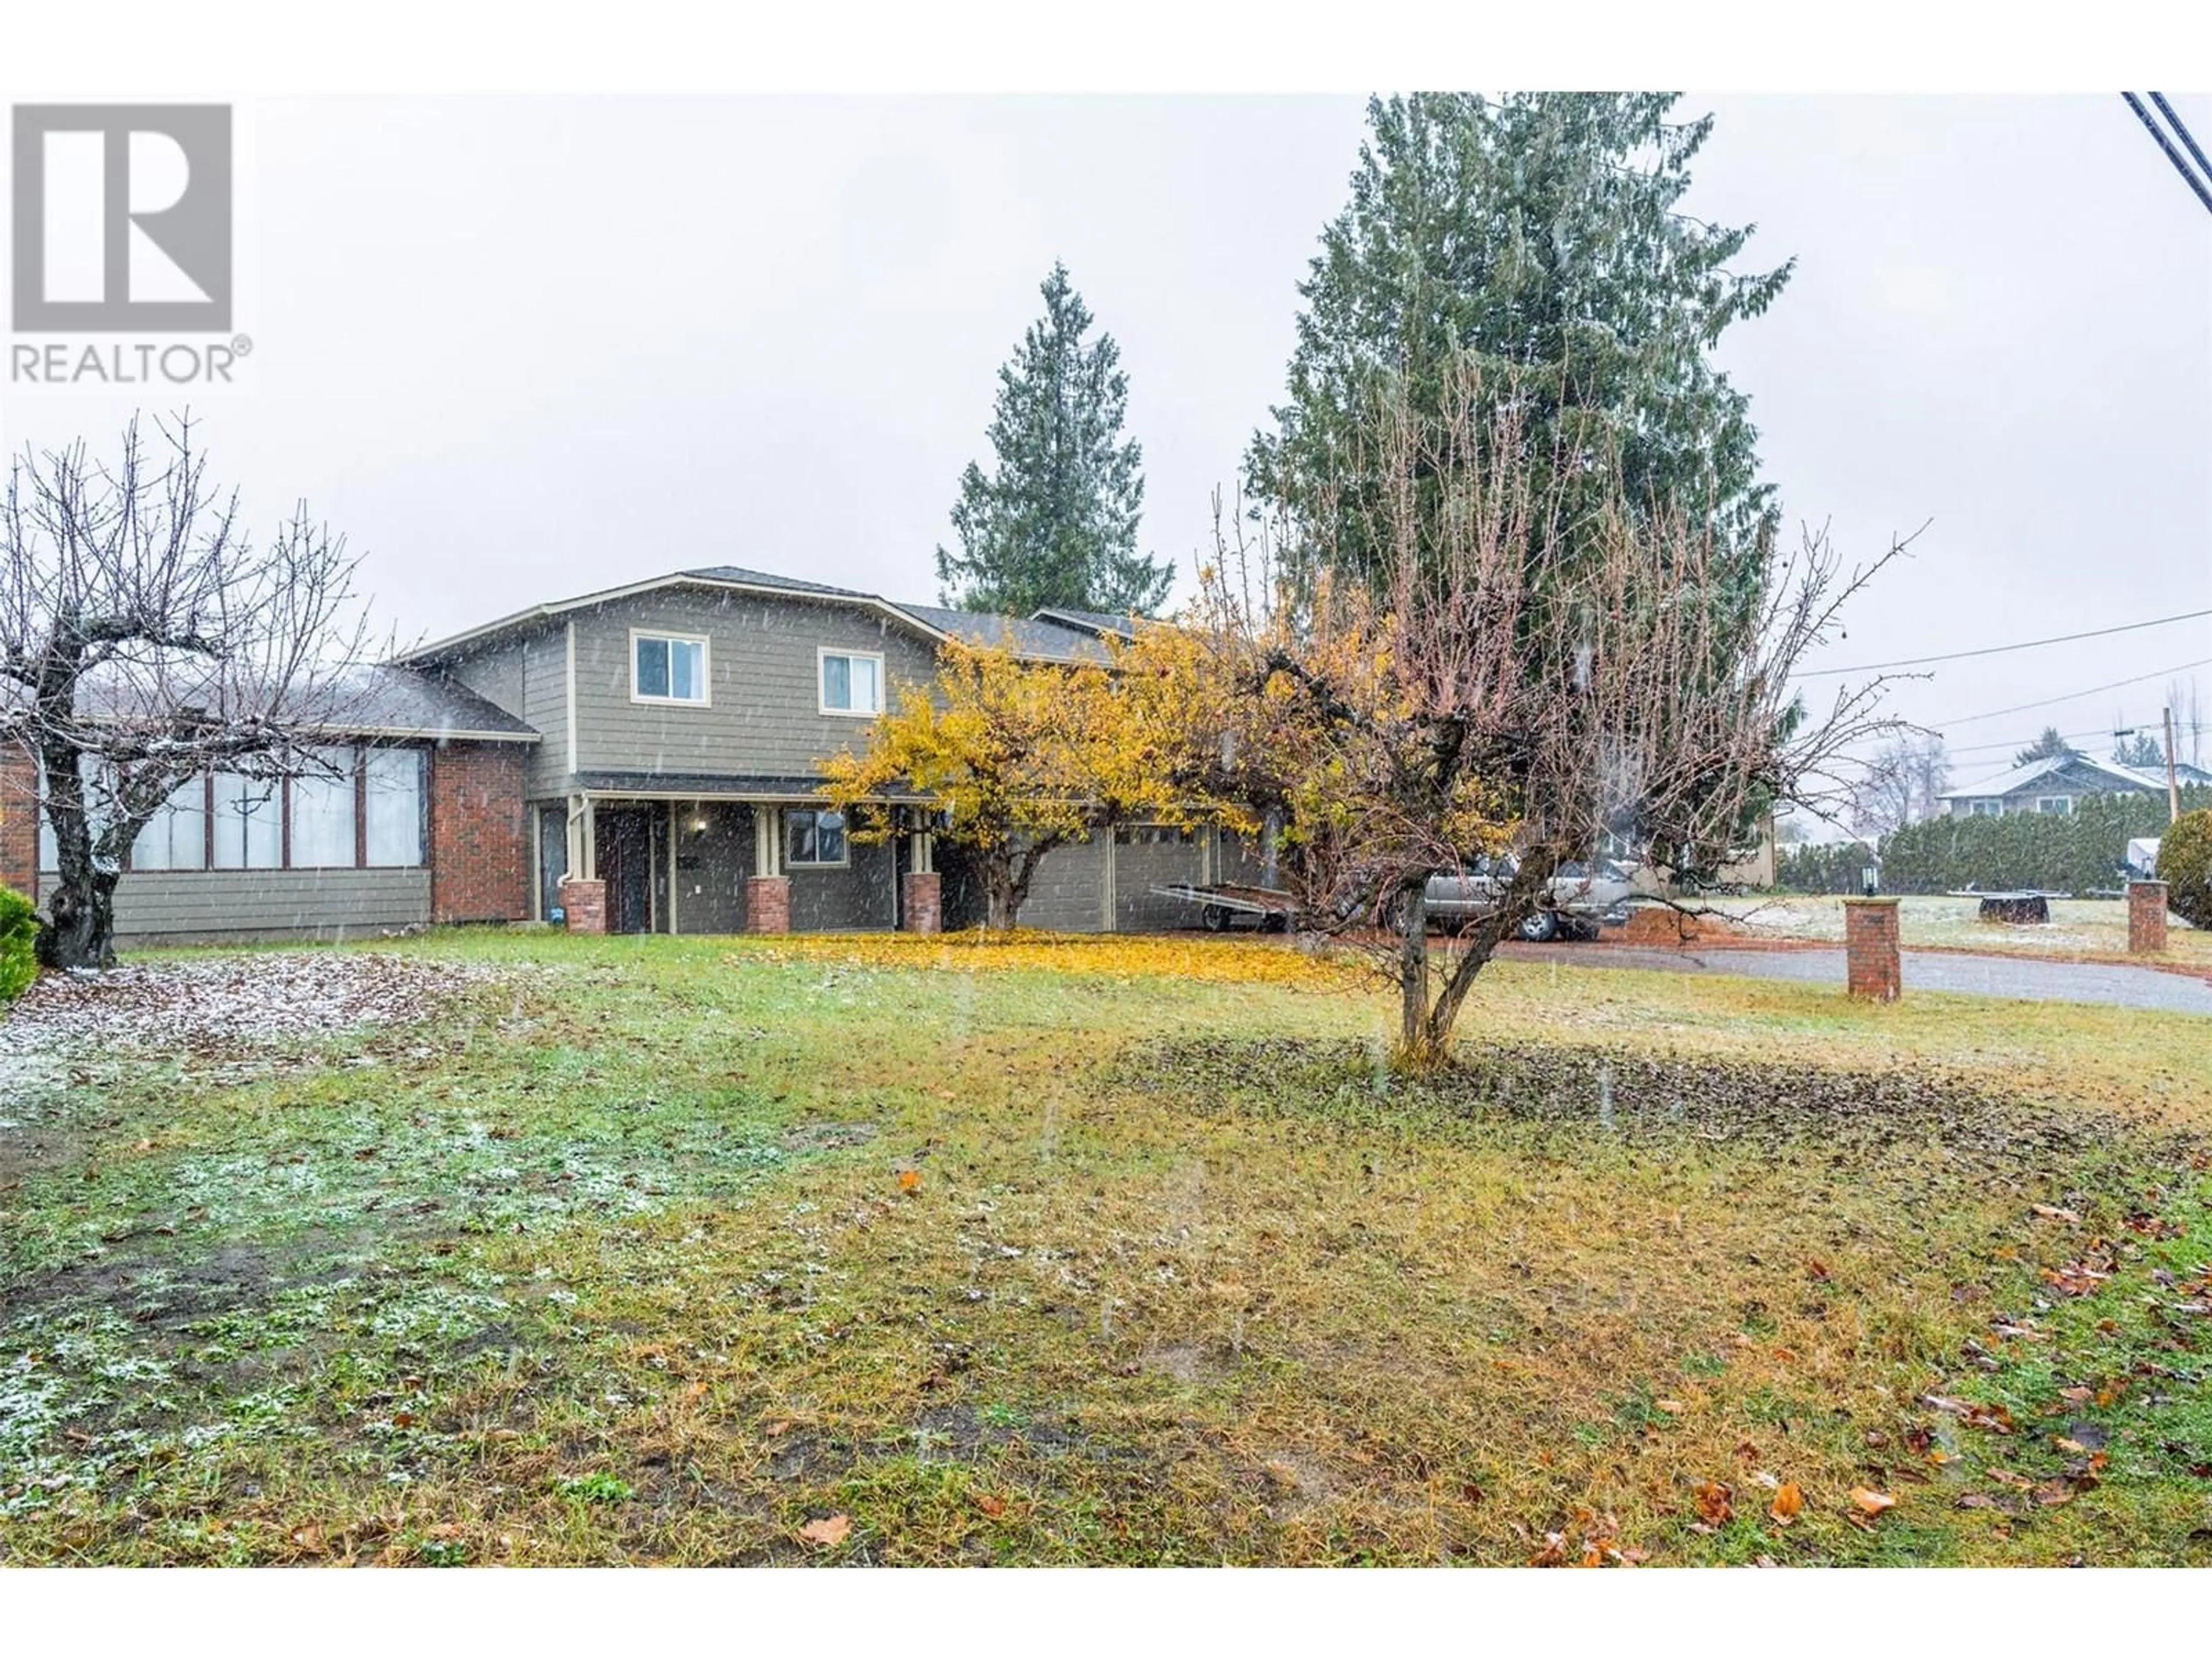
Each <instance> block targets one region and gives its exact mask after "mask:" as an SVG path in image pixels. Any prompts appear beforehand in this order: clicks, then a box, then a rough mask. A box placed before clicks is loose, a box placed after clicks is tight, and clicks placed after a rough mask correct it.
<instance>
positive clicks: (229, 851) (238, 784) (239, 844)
mask: <svg viewBox="0 0 2212 1659" xmlns="http://www.w3.org/2000/svg"><path fill="white" fill-rule="evenodd" d="M214 800H215V867H216V869H218V870H276V869H281V868H283V864H284V785H283V781H281V780H279V779H276V778H249V777H243V776H240V775H239V774H237V773H235V772H218V773H216V775H215V796H214Z"/></svg>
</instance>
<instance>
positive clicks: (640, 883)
mask: <svg viewBox="0 0 2212 1659" xmlns="http://www.w3.org/2000/svg"><path fill="white" fill-rule="evenodd" d="M595 816H596V817H597V818H598V820H599V822H598V825H597V832H598V836H599V878H600V879H601V880H603V881H605V883H606V884H607V931H608V932H609V933H650V932H651V931H652V930H653V813H652V811H651V810H650V809H649V808H647V807H643V806H602V807H600V808H599V809H598V811H597V813H596V815H595Z"/></svg>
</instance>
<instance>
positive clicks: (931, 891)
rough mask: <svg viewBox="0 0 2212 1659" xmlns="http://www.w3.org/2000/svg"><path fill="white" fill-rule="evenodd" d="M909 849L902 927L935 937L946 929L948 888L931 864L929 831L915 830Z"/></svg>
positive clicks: (902, 906) (909, 838) (910, 931)
mask: <svg viewBox="0 0 2212 1659" xmlns="http://www.w3.org/2000/svg"><path fill="white" fill-rule="evenodd" d="M907 847H908V854H909V856H908V860H907V862H908V866H910V867H909V868H908V871H907V872H906V875H905V877H904V878H903V879H904V882H905V888H904V890H903V891H902V893H901V894H900V899H901V901H902V902H901V903H900V906H899V909H900V911H901V913H902V915H903V917H904V921H903V924H902V925H903V927H905V930H906V931H907V932H908V933H936V932H938V931H939V929H940V928H942V927H944V925H945V912H944V888H943V884H942V883H941V882H940V881H939V878H938V874H937V868H936V866H935V865H934V864H933V863H932V862H931V854H932V853H933V848H932V846H931V836H930V833H929V831H928V830H927V829H916V830H915V831H914V832H913V833H912V834H911V835H909V836H908V837H907Z"/></svg>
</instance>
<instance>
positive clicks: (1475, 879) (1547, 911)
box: [1394, 857, 1636, 944]
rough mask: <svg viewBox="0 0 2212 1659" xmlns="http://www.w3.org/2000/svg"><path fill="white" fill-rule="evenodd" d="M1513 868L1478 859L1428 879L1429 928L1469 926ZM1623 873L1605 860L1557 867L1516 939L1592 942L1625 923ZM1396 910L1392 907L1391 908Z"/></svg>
mask: <svg viewBox="0 0 2212 1659" xmlns="http://www.w3.org/2000/svg"><path fill="white" fill-rule="evenodd" d="M1516 868H1517V865H1516V861H1515V860H1513V859H1511V858H1510V857H1508V858H1502V859H1492V858H1487V857H1486V858H1479V859H1476V860H1474V862H1472V863H1471V864H1469V865H1468V866H1467V868H1466V869H1465V870H1462V871H1457V872H1447V873H1444V874H1440V875H1434V876H1431V877H1430V878H1429V884H1428V891H1427V895H1426V898H1427V910H1428V920H1429V926H1430V927H1432V928H1437V929H1440V930H1442V931H1444V932H1458V931H1461V930H1462V929H1465V928H1468V927H1473V926H1474V924H1475V923H1476V922H1479V921H1481V920H1482V919H1483V918H1484V917H1486V916H1487V915H1492V913H1493V912H1495V911H1496V909H1497V908H1498V903H1499V902H1500V900H1501V899H1502V898H1503V897H1504V893H1505V890H1506V888H1507V886H1508V885H1509V884H1510V883H1511V882H1512V879H1513V876H1514V872H1515V871H1516ZM1635 892H1636V888H1635V884H1634V883H1632V881H1631V880H1630V879H1629V875H1628V872H1627V871H1626V870H1625V869H1623V868H1622V867H1621V866H1620V865H1618V864H1615V863H1613V861H1612V860H1608V859H1600V860H1595V861H1594V862H1590V863H1582V862H1570V863H1566V864H1562V865H1561V866H1559V870H1558V872H1556V873H1555V874H1554V875H1553V877H1552V879H1551V880H1550V881H1549V882H1547V884H1545V889H1544V896H1543V898H1542V900H1541V902H1540V903H1539V904H1538V906H1537V908H1535V909H1534V910H1532V911H1530V912H1529V913H1528V915H1526V916H1525V917H1523V918H1522V921H1521V922H1520V924H1519V926H1517V927H1516V928H1515V929H1514V936H1515V937H1516V939H1528V940H1530V941H1532V942H1534V943H1538V944H1541V943H1542V942H1543V941H1544V940H1547V939H1559V938H1562V937H1564V938H1568V939H1595V938H1596V937H1597V931H1598V928H1599V927H1601V925H1603V924H1605V923H1607V922H1613V923H1618V922H1621V921H1626V920H1627V917H1628V903H1629V900H1630V899H1631V898H1632V897H1633V896H1635ZM1394 908H1395V907H1394Z"/></svg>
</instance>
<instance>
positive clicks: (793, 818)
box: [783, 806, 851, 866]
mask: <svg viewBox="0 0 2212 1659" xmlns="http://www.w3.org/2000/svg"><path fill="white" fill-rule="evenodd" d="M783 861H784V863H785V864H787V865H814V866H821V865H833V864H846V863H849V862H850V861H851V855H850V854H849V852H848V850H847V848H846V844H845V815H844V814H843V813H842V812H838V811H831V810H829V808H827V807H821V808H817V807H811V806H787V807H786V808H784V811H783Z"/></svg>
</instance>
